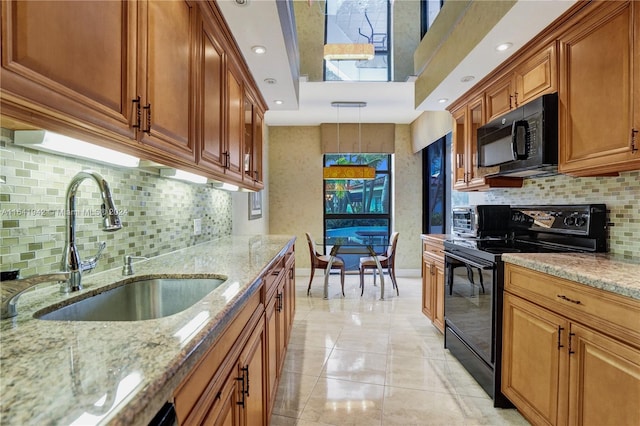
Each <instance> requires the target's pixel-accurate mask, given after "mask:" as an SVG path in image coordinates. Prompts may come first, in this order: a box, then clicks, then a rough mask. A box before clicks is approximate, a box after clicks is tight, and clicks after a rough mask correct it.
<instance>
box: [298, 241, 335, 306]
mask: <svg viewBox="0 0 640 426" xmlns="http://www.w3.org/2000/svg"><path fill="white" fill-rule="evenodd" d="M305 235H306V236H307V243H309V254H310V256H311V277H310V278H309V286H308V287H307V296H308V295H309V293H310V292H311V281H313V274H314V273H315V271H316V268H321V269H327V265H329V256H327V255H325V254H320V253H319V252H318V250H317V249H316V243H315V242H314V241H313V238H311V235H310V234H309V233H308V232H305ZM331 269H339V270H340V285H341V286H342V295H343V296H344V261H343V260H342V259H340V258H339V257H336V258H335V259H334V260H333V263H332V264H331Z"/></svg>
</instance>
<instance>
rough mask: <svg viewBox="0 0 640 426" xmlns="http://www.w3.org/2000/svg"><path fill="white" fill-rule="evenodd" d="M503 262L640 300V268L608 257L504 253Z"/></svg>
mask: <svg viewBox="0 0 640 426" xmlns="http://www.w3.org/2000/svg"><path fill="white" fill-rule="evenodd" d="M502 260H503V261H504V262H509V263H513V264H516V265H520V266H524V267H526V268H530V269H533V270H535V271H539V272H544V273H547V274H549V275H553V276H556V277H559V278H565V279H567V280H571V281H576V282H578V283H581V284H585V285H588V286H591V287H595V288H598V289H601V290H607V291H611V292H613V293H616V294H619V295H621V296H628V297H631V298H633V299H640V264H638V263H634V262H630V261H624V260H620V259H618V258H616V257H614V256H611V255H609V254H602V253H598V254H588V253H526V254H523V253H508V254H503V255H502Z"/></svg>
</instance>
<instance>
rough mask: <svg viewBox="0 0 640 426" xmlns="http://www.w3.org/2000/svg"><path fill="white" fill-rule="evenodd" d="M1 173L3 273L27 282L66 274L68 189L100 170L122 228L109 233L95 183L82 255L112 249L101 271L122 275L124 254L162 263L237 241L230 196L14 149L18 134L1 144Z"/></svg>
mask: <svg viewBox="0 0 640 426" xmlns="http://www.w3.org/2000/svg"><path fill="white" fill-rule="evenodd" d="M0 165H1V167H2V169H1V171H0V174H1V175H2V176H5V182H6V183H0V201H1V202H2V205H1V207H0V222H1V223H2V228H1V229H0V263H1V264H2V270H3V271H4V270H12V269H21V275H22V276H28V275H31V274H37V273H49V272H54V271H57V270H58V269H59V262H60V260H61V256H62V252H63V248H64V243H65V230H66V225H65V221H66V219H65V209H66V206H65V203H66V190H67V185H68V184H69V182H70V181H71V179H72V178H73V176H74V175H75V174H76V173H78V172H79V171H81V170H83V169H93V170H95V171H97V172H98V173H100V174H101V175H102V176H103V177H104V178H105V179H106V180H107V182H109V186H110V187H111V192H112V195H113V198H114V201H115V203H116V207H117V208H118V209H119V210H120V211H121V214H120V219H121V220H122V224H123V227H122V229H121V230H119V231H117V232H113V233H107V232H103V231H102V227H101V225H100V222H101V216H100V205H101V204H102V201H101V198H100V194H99V192H98V188H97V186H96V185H95V184H94V183H92V182H90V181H87V182H83V183H82V184H81V185H80V188H79V191H78V198H77V199H78V202H77V210H78V215H77V221H76V224H77V232H76V236H77V240H78V248H79V250H80V253H81V254H82V255H83V257H88V256H92V255H93V254H94V253H95V251H96V250H97V247H98V243H99V242H100V241H106V242H107V248H106V249H105V252H104V254H103V258H102V259H101V260H100V262H99V265H98V267H97V268H96V271H103V270H106V269H111V268H114V267H119V266H120V265H121V264H122V257H123V256H124V255H125V254H131V255H136V256H158V255H160V254H165V253H168V252H171V251H175V250H178V249H182V248H185V247H189V246H192V245H195V244H198V243H201V242H205V241H209V240H211V239H214V238H217V237H219V236H223V235H231V221H232V209H231V195H230V194H229V193H228V192H226V191H221V190H217V189H213V188H211V187H208V186H205V185H196V184H189V183H186V182H181V181H177V180H172V179H166V178H161V177H159V176H157V175H156V174H153V173H150V172H146V171H143V170H140V169H126V168H119V167H114V166H109V165H104V164H101V163H95V162H92V161H88V160H80V159H75V158H69V157H64V156H60V155H54V154H48V153H44V152H41V151H36V150H33V149H29V148H23V147H19V146H15V145H14V144H13V132H12V131H10V130H7V129H2V133H1V138H0ZM197 218H200V219H202V233H201V234H200V235H198V236H194V235H193V220H194V219H197Z"/></svg>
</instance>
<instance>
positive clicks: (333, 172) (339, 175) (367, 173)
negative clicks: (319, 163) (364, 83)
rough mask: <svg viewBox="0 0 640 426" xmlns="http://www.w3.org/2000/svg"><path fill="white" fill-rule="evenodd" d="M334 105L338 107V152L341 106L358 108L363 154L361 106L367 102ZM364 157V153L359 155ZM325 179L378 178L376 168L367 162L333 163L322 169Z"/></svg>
mask: <svg viewBox="0 0 640 426" xmlns="http://www.w3.org/2000/svg"><path fill="white" fill-rule="evenodd" d="M331 106H332V107H336V108H338V113H337V120H336V133H337V139H338V154H340V108H341V107H349V108H358V154H362V131H361V126H362V124H361V120H360V108H364V107H365V106H367V103H366V102H331ZM359 157H360V158H362V155H360V156H359ZM322 173H323V177H324V180H349V179H359V180H373V179H375V178H376V169H375V168H374V167H371V166H368V165H366V164H332V165H330V166H328V167H325V168H324V169H323V171H322Z"/></svg>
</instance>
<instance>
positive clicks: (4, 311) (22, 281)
mask: <svg viewBox="0 0 640 426" xmlns="http://www.w3.org/2000/svg"><path fill="white" fill-rule="evenodd" d="M70 275H71V274H70V273H69V272H55V273H53V274H43V275H31V276H29V277H26V278H18V279H15V280H9V281H2V305H1V309H0V319H7V318H11V317H15V316H16V315H17V314H18V311H17V309H16V304H17V303H18V298H19V297H20V296H21V295H22V293H24V292H25V291H27V290H29V289H30V288H32V287H33V286H35V285H38V284H42V283H47V282H53V281H59V282H65V281H67V280H68V279H69V276H70Z"/></svg>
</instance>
